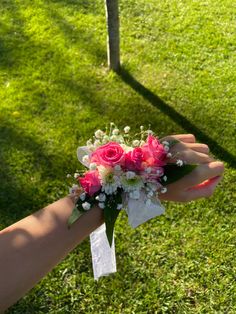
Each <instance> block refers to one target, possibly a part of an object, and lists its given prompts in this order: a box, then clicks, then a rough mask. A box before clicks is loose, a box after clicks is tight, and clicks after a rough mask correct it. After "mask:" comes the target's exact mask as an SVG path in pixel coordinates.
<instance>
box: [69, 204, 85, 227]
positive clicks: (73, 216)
mask: <svg viewBox="0 0 236 314" xmlns="http://www.w3.org/2000/svg"><path fill="white" fill-rule="evenodd" d="M82 214H83V213H82V212H80V211H79V210H78V208H77V207H74V208H73V211H72V213H71V215H70V217H69V219H68V222H67V223H68V227H69V228H70V226H71V225H72V224H73V223H74V222H76V220H78V219H79V217H80V216H81V215H82Z"/></svg>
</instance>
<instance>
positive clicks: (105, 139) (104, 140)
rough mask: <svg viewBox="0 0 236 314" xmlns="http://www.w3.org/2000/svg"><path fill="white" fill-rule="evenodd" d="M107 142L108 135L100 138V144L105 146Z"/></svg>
mask: <svg viewBox="0 0 236 314" xmlns="http://www.w3.org/2000/svg"><path fill="white" fill-rule="evenodd" d="M108 142H109V136H108V135H104V136H103V138H102V144H106V143H108Z"/></svg>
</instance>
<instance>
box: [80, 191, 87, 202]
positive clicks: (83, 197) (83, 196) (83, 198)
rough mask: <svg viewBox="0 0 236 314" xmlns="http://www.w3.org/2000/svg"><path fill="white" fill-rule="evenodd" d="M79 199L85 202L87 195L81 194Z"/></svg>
mask: <svg viewBox="0 0 236 314" xmlns="http://www.w3.org/2000/svg"><path fill="white" fill-rule="evenodd" d="M79 198H80V199H81V201H82V202H83V201H84V200H85V198H86V193H81V194H80V196H79Z"/></svg>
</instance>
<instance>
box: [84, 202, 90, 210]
mask: <svg viewBox="0 0 236 314" xmlns="http://www.w3.org/2000/svg"><path fill="white" fill-rule="evenodd" d="M82 207H83V209H84V210H89V209H90V208H91V204H89V203H88V202H84V203H82Z"/></svg>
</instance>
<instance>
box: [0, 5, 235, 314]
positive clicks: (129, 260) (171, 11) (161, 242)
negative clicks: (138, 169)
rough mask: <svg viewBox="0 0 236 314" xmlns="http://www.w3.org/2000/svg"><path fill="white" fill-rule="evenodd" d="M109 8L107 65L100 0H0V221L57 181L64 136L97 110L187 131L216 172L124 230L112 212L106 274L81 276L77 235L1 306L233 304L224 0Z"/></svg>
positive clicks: (87, 131)
mask: <svg viewBox="0 0 236 314" xmlns="http://www.w3.org/2000/svg"><path fill="white" fill-rule="evenodd" d="M120 11H121V35H122V39H121V51H122V64H123V69H125V70H123V72H122V73H121V75H120V76H118V75H115V74H113V73H109V72H108V71H107V68H106V29H105V27H106V25H105V16H104V7H103V1H94V2H92V1H87V0H82V1H75V0H68V1H66V0H37V1H29V0H24V1H23V0H15V1H14V0H2V1H1V4H0V85H1V89H0V183H1V187H0V228H4V227H6V226H8V225H10V224H11V223H14V222H15V221H16V220H18V219H21V218H23V217H25V216H26V215H28V214H30V213H32V212H34V211H36V210H37V209H39V208H41V207H43V206H45V205H46V204H48V203H50V202H53V201H54V200H56V199H58V198H60V197H62V196H63V195H65V194H66V193H67V184H66V180H65V176H66V174H67V173H73V171H74V170H75V169H77V168H78V167H79V165H78V162H77V160H76V155H75V152H76V148H77V146H78V145H80V144H83V143H84V142H85V140H86V139H88V138H89V137H90V136H91V135H92V133H93V131H94V130H95V129H96V128H98V127H99V128H102V127H103V126H105V124H106V123H108V122H110V121H114V122H116V123H117V124H118V125H120V126H125V125H130V126H131V127H132V129H133V130H137V129H138V127H139V126H140V125H145V126H148V124H149V123H150V124H151V125H152V129H153V130H154V131H155V132H156V133H157V134H160V136H162V135H165V134H171V133H180V132H184V133H188V132H193V133H195V135H196V137H197V139H198V140H199V141H204V142H206V143H208V144H209V146H210V148H211V150H212V152H213V153H214V154H215V156H216V157H217V158H219V159H221V160H223V161H224V162H225V165H226V172H225V178H224V181H223V183H222V184H221V185H220V186H219V188H218V189H217V191H216V193H215V194H214V196H213V197H211V198H210V199H208V200H201V201H198V202H193V203H190V204H184V205H182V204H172V203H169V204H166V207H167V211H166V214H165V215H163V216H161V217H158V218H156V219H153V220H152V221H150V222H148V223H146V224H144V225H142V226H141V227H139V228H137V229H135V230H133V229H131V228H130V227H127V218H126V216H125V214H122V215H121V216H120V217H119V218H118V222H117V226H116V246H117V264H118V272H117V273H116V274H114V275H112V276H110V277H106V278H102V279H101V280H99V281H98V282H95V281H94V280H93V275H92V267H91V256H90V251H89V250H90V249H89V242H88V240H86V241H84V243H83V244H82V245H80V246H79V247H78V248H77V249H75V250H74V251H73V252H72V253H71V254H70V255H69V256H68V257H67V258H66V259H65V260H64V261H63V262H62V263H60V265H58V266H57V267H56V268H55V269H54V270H53V271H52V272H51V273H50V274H49V275H48V276H47V277H46V278H44V279H43V280H42V281H41V282H40V283H39V284H38V285H37V286H36V287H35V288H34V289H33V290H32V291H31V292H30V293H28V294H27V295H26V296H25V297H24V298H23V299H21V300H20V301H19V302H18V303H17V304H16V305H14V306H13V307H12V308H11V309H10V310H9V311H8V313H24V314H25V313H122V314H123V313H180V314H183V313H207V314H208V313H235V312H236V305H235V304H236V297H235V296H236V285H235V272H236V269H235V253H236V249H235V245H236V241H235V239H236V232H235V223H236V218H235V213H236V205H235V204H236V191H235V181H236V171H235V168H236V146H235V135H236V109H235V103H236V94H235V88H234V87H235V81H236V74H235V73H236V72H235V65H236V54H235V47H236V39H235V27H234V20H235V15H236V7H235V5H234V3H233V2H232V1H229V0H223V1H221V2H220V1H213V0H206V1H202V0H201V1H187V0H183V1H159V2H157V1H154V0H130V1H124V0H121V1H120ZM16 112H17V113H16ZM19 267H20V265H19ZM1 284H2V283H1Z"/></svg>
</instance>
